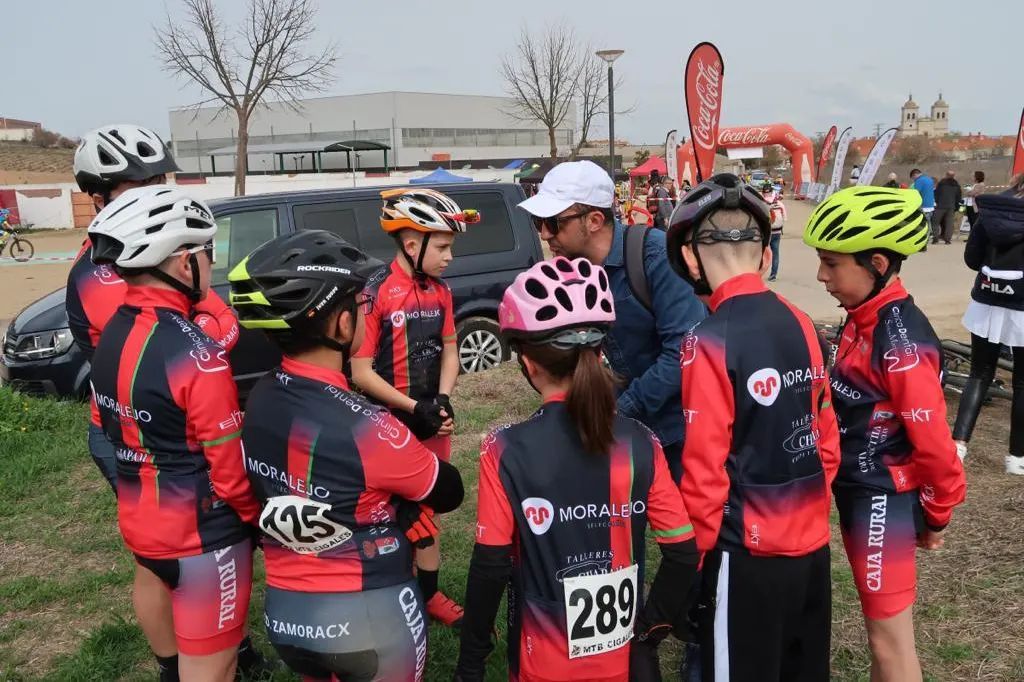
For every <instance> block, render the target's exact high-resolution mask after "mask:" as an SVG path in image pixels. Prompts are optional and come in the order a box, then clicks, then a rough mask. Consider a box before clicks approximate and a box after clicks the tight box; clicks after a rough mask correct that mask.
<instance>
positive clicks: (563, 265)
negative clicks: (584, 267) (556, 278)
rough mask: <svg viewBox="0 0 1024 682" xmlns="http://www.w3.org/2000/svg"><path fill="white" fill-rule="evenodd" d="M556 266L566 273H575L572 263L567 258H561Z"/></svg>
mask: <svg viewBox="0 0 1024 682" xmlns="http://www.w3.org/2000/svg"><path fill="white" fill-rule="evenodd" d="M555 267H556V268H558V269H559V270H561V271H562V272H565V273H574V271H573V269H572V263H570V262H569V261H567V260H562V259H561V258H560V259H558V260H556V261H555ZM574 274H575V273H574Z"/></svg>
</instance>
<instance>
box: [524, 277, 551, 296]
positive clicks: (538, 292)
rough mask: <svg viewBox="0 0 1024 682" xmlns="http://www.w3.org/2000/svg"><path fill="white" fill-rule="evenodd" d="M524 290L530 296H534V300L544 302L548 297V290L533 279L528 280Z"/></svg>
mask: <svg viewBox="0 0 1024 682" xmlns="http://www.w3.org/2000/svg"><path fill="white" fill-rule="evenodd" d="M524 288H525V289H526V293H528V294H530V296H533V297H534V298H538V299H541V300H544V299H545V298H547V297H548V290H547V288H546V287H545V286H544V285H543V284H541V283H540V282H538V281H537V280H535V279H534V278H532V277H531V278H529V279H528V280H526V284H525V286H524Z"/></svg>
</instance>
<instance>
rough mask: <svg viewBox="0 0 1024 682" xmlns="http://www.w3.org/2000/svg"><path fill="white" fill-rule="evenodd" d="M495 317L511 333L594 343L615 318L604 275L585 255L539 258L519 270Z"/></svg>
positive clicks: (516, 336)
mask: <svg viewBox="0 0 1024 682" xmlns="http://www.w3.org/2000/svg"><path fill="white" fill-rule="evenodd" d="M498 321H499V323H500V325H501V331H502V332H504V333H505V335H506V336H508V337H510V338H513V339H534V340H536V341H540V342H546V343H554V344H555V345H564V346H567V347H572V346H580V345H583V346H596V345H598V344H599V343H600V342H601V340H602V339H603V338H604V331H605V330H606V329H607V328H608V327H609V326H610V325H611V324H612V323H613V322H615V304H614V303H613V301H612V292H611V288H610V287H609V286H608V275H606V274H605V271H604V269H602V268H601V267H599V266H597V265H591V264H590V261H588V260H587V259H585V258H577V259H576V260H573V261H570V260H569V259H568V258H564V257H562V256H557V257H555V258H553V259H551V260H548V261H541V262H540V263H537V264H536V265H534V266H533V267H532V268H530V269H529V270H527V271H526V272H521V273H519V275H518V276H517V277H516V279H515V281H514V282H513V283H512V286H510V287H509V288H508V289H506V290H505V295H504V296H503V297H502V299H501V305H500V306H499V307H498ZM559 332H568V333H567V334H559Z"/></svg>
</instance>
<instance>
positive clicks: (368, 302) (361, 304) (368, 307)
mask: <svg viewBox="0 0 1024 682" xmlns="http://www.w3.org/2000/svg"><path fill="white" fill-rule="evenodd" d="M373 301H374V298H373V296H371V295H370V294H359V295H357V296H356V309H359V308H362V309H363V314H364V315H371V314H373Z"/></svg>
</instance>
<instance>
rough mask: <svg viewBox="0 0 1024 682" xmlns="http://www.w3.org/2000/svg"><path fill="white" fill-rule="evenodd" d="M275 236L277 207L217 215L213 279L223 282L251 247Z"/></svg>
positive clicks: (217, 282) (214, 281) (215, 282)
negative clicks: (215, 257) (215, 258)
mask: <svg viewBox="0 0 1024 682" xmlns="http://www.w3.org/2000/svg"><path fill="white" fill-rule="evenodd" d="M276 236H277V209H276V208H261V209H257V210H254V211H243V212H240V213H230V214H228V215H222V216H218V217H217V262H216V264H214V266H213V283H214V284H224V283H226V282H227V281H228V273H229V272H231V268H233V267H235V266H236V265H238V262H239V261H241V260H242V259H243V258H245V257H246V256H248V255H249V254H250V253H251V252H252V251H253V249H255V248H256V247H257V246H259V245H260V244H262V243H263V242H265V241H269V240H271V239H273V238H274V237H276Z"/></svg>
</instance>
